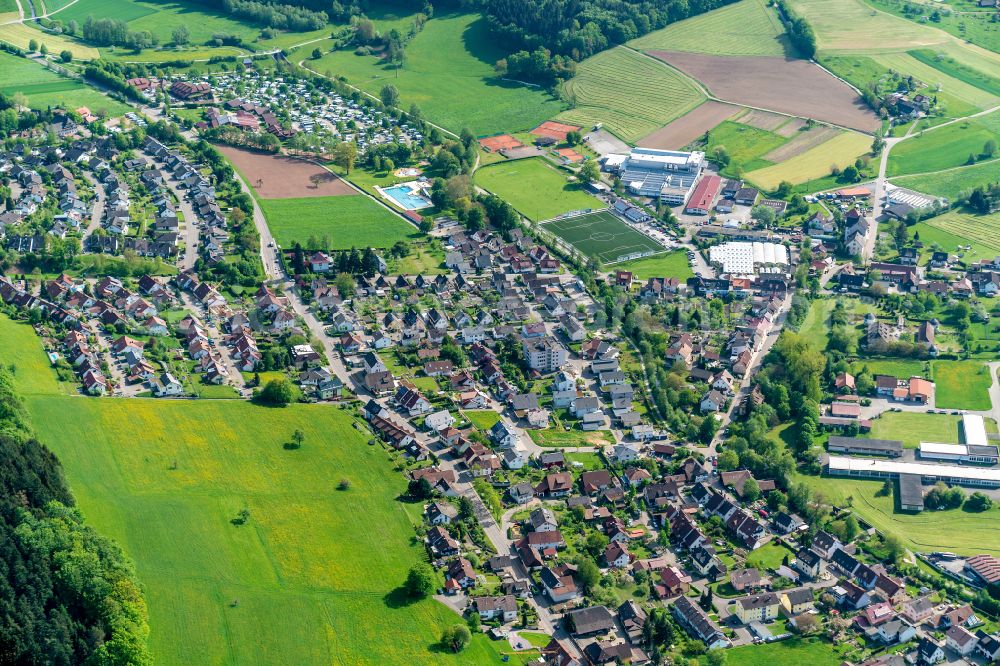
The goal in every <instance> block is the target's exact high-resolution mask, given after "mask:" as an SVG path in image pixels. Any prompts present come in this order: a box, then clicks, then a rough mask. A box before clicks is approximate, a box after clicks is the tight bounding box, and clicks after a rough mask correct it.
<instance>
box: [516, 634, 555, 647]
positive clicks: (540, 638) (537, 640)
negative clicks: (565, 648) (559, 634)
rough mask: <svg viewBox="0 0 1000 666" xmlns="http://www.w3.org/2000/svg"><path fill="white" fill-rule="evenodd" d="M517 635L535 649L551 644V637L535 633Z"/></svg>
mask: <svg viewBox="0 0 1000 666" xmlns="http://www.w3.org/2000/svg"><path fill="white" fill-rule="evenodd" d="M517 635H518V636H520V637H521V638H523V639H524V640H526V641H528V642H529V643H531V644H532V645H534V646H535V647H537V648H543V647H545V646H546V645H548V644H549V643H550V642H552V637H551V636H549V635H548V634H543V633H541V632H537V631H519V632H517Z"/></svg>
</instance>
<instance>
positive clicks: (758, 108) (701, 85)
mask: <svg viewBox="0 0 1000 666" xmlns="http://www.w3.org/2000/svg"><path fill="white" fill-rule="evenodd" d="M626 48H629V49H632V50H633V51H636V53H639V54H641V55H643V56H645V57H647V58H650V59H652V60H655V61H656V62H658V63H660V64H661V65H663V66H664V67H667V68H669V69H672V70H674V71H677V72H679V73H680V74H681V75H682V76H684V77H686V78H688V79H690V80H692V81H694V82H695V84H697V86H698V89H699V90H701V91H702V92H703V93H705V95H706V96H707V97H708V99H709V100H711V101H713V102H721V103H723V104H731V105H732V106H738V107H741V108H744V109H753V110H755V111H766V112H767V113H775V114H778V115H779V116H785V117H787V118H800V119H802V120H811V121H813V122H814V123H816V124H817V125H827V126H829V127H834V128H836V129H842V130H844V131H847V132H854V133H855V134H861V135H862V136H874V133H869V132H862V131H860V130H857V129H855V128H853V127H847V126H846V125H840V124H837V123H834V122H830V121H829V120H820V119H818V118H808V117H806V116H797V115H795V114H793V113H788V112H786V111H776V110H774V109H768V108H766V107H763V106H753V105H751V104H745V103H743V102H733V101H730V100H728V99H723V98H722V97H716V96H715V94H713V93H712V92H711V91H710V90H709V89H708V88H707V87H706V86H705V84H704V83H702V82H701V81H699V80H698V79H695V78H694V77H692V76H690V75H688V74H685V73H684V72H682V71H680V70H679V69H677V68H676V67H674V66H673V65H671V64H670V63H668V62H665V61H663V60H660V59H659V58H654V57H653V56H651V55H649V54H648V53H643V52H642V51H638V50H637V49H635V48H633V47H631V46H626ZM718 57H720V58H726V57H731V56H718ZM732 57H735V56H732ZM739 57H743V56H739ZM746 57H755V56H746ZM809 62H810V63H811V64H813V65H815V66H816V67H819V68H820V69H822V70H823V71H824V72H826V71H828V70H827V69H826V68H825V67H822V66H821V65H820V64H819V63H817V62H816V61H815V60H810V61H809ZM834 78H836V79H838V80H841V79H840V77H837V76H834ZM848 85H850V84H848ZM850 88H851V89H852V90H854V91H855V92H858V89H857V88H855V87H854V86H850ZM699 106H700V105H699ZM696 108H698V107H697V106H696V107H695V109H696ZM997 108H998V109H1000V107H997ZM693 110H694V109H691V111H693ZM688 113H690V111H688ZM682 117H683V116H682ZM970 117H971V116H970ZM671 122H672V121H671ZM667 124H668V125H669V124H670V123H667ZM945 124H947V123H945ZM664 127H666V125H664ZM938 127H941V125H938Z"/></svg>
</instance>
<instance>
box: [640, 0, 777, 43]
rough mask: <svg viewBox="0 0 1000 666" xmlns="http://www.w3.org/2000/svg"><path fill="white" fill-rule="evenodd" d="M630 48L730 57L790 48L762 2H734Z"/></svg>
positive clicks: (660, 32) (771, 12)
mask: <svg viewBox="0 0 1000 666" xmlns="http://www.w3.org/2000/svg"><path fill="white" fill-rule="evenodd" d="M629 46H632V47H634V48H637V49H644V50H648V49H665V50H669V51H684V52H686V53H707V54H710V55H733V56H740V55H746V56H768V55H770V56H780V55H785V53H786V52H787V51H788V49H789V45H788V41H787V38H786V37H785V30H784V29H783V28H782V26H781V21H780V20H779V19H778V15H777V13H776V12H775V11H774V10H773V9H771V8H769V7H767V6H766V3H764V2H763V1H762V0H743V1H742V2H734V3H733V4H730V5H726V6H725V7H722V8H720V9H716V10H714V11H711V12H708V13H705V14H700V15H698V16H694V17H691V18H689V19H685V20H683V21H679V22H677V23H674V24H672V25H669V26H667V27H666V28H663V29H662V30H657V31H655V32H651V33H649V34H648V35H644V36H642V37H639V38H638V39H635V40H632V41H631V42H629Z"/></svg>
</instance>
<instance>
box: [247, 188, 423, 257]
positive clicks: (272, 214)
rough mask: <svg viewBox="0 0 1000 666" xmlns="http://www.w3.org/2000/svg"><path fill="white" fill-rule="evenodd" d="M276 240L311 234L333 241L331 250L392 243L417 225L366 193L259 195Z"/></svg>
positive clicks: (289, 241)
mask: <svg viewBox="0 0 1000 666" xmlns="http://www.w3.org/2000/svg"><path fill="white" fill-rule="evenodd" d="M258 203H260V207H261V208H262V209H263V211H264V216H265V217H266V218H267V225H268V227H270V229H271V233H272V234H274V238H275V240H276V241H277V242H278V244H279V245H281V246H283V247H291V246H292V244H293V243H295V242H296V241H298V242H300V243H302V244H305V243H306V241H307V240H308V239H309V238H310V237H315V238H316V239H317V240H322V239H323V238H324V237H325V238H328V239H329V241H330V244H329V247H330V249H331V250H349V249H351V248H352V247H358V248H365V247H379V248H387V247H391V246H392V244H393V243H395V242H396V241H400V240H406V239H407V238H409V237H410V236H412V235H413V234H414V233H416V229H415V228H414V227H413V226H412V225H411V224H410V223H408V222H406V221H405V220H403V219H402V218H400V217H399V216H397V215H394V214H393V213H391V212H390V211H388V210H386V209H385V208H383V207H382V206H380V205H378V204H377V203H375V202H374V201H372V200H371V199H370V198H368V197H367V196H366V195H363V194H352V195H345V196H336V197H304V198H301V199H258Z"/></svg>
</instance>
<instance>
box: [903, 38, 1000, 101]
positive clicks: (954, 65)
mask: <svg viewBox="0 0 1000 666" xmlns="http://www.w3.org/2000/svg"><path fill="white" fill-rule="evenodd" d="M909 54H910V55H911V56H913V57H914V58H916V59H917V60H919V61H920V62H922V63H926V64H928V65H930V66H931V67H933V68H934V69H936V70H938V71H940V72H943V73H945V74H947V75H948V76H950V77H952V78H953V79H957V80H959V81H962V82H964V83H967V84H969V85H970V86H974V87H976V88H979V89H980V90H982V91H984V92H987V93H989V94H990V95H993V96H995V97H1000V79H998V78H997V77H996V76H994V75H992V74H988V73H986V72H983V71H981V70H978V69H976V68H975V67H971V66H969V65H967V64H965V63H963V62H959V61H958V60H956V59H955V58H953V57H952V56H949V55H947V54H946V53H943V52H938V51H934V50H932V49H915V50H913V51H910V52H909Z"/></svg>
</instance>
